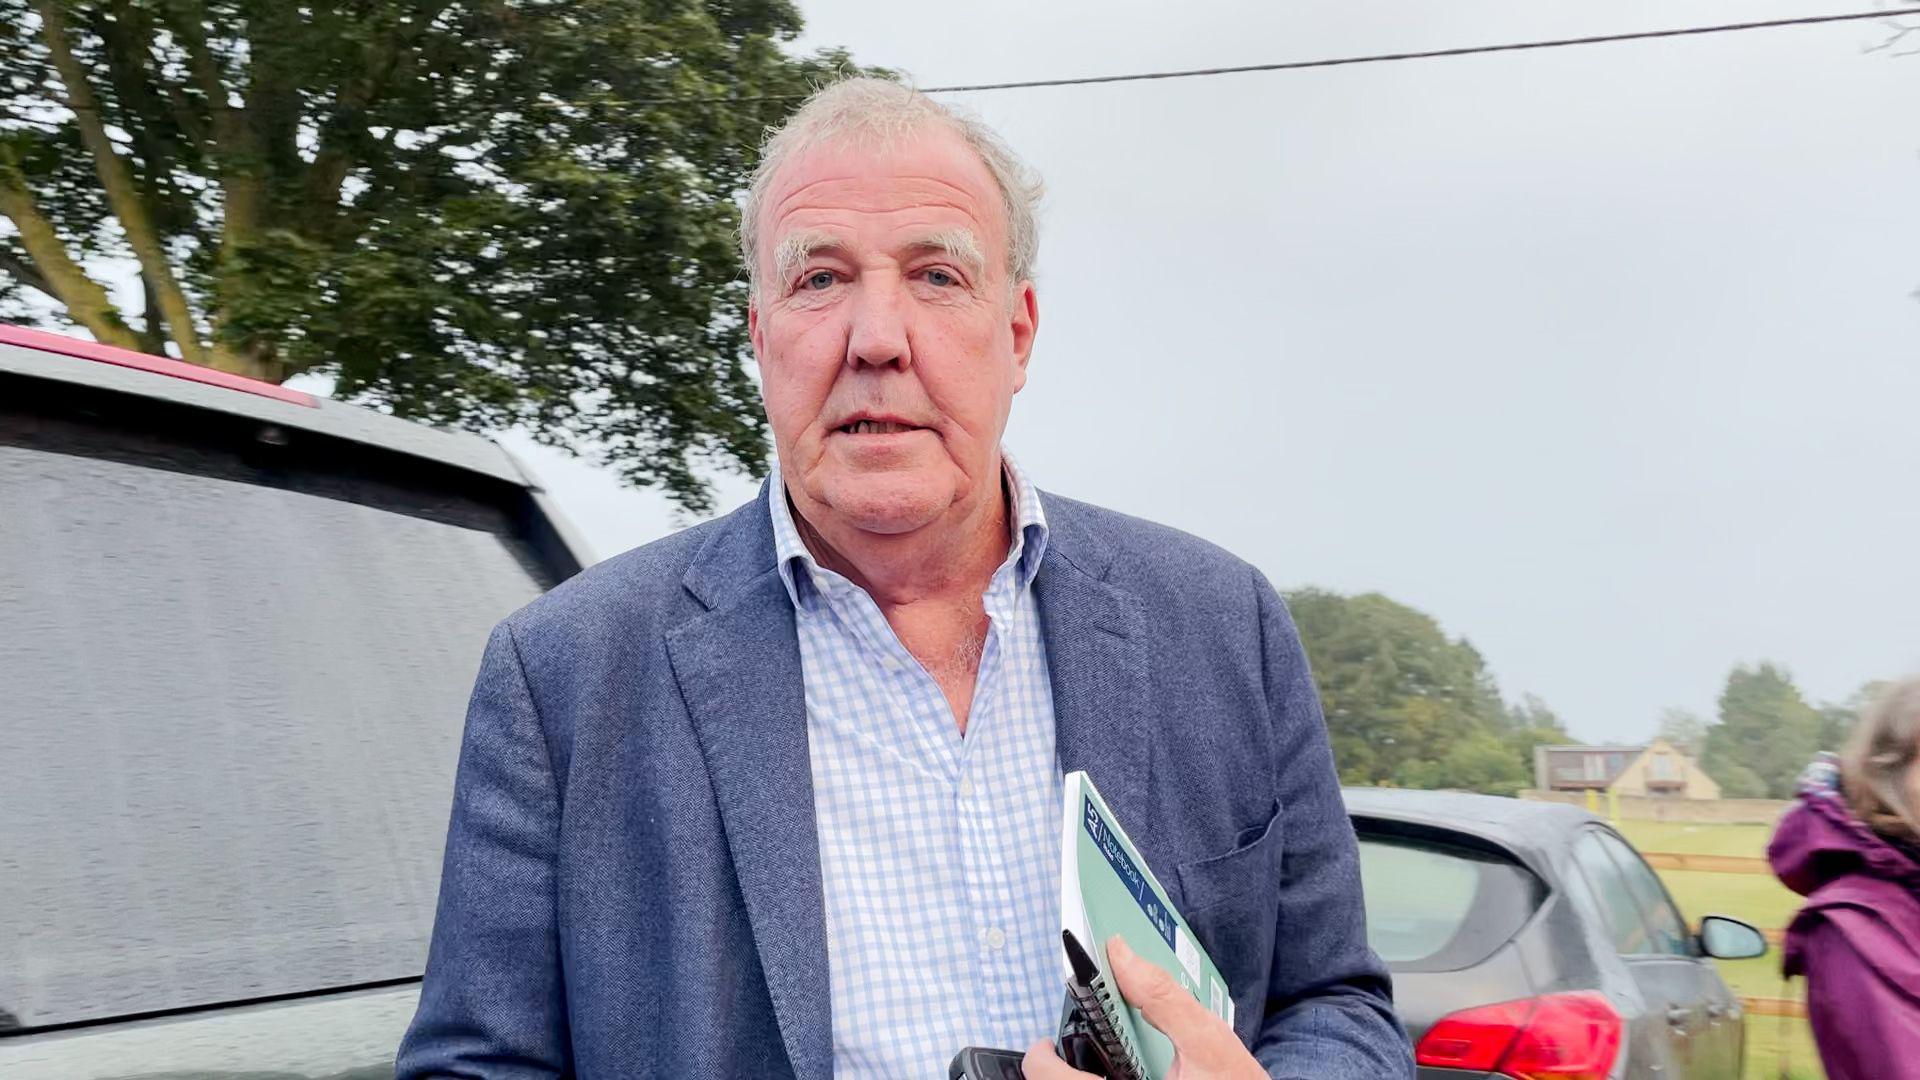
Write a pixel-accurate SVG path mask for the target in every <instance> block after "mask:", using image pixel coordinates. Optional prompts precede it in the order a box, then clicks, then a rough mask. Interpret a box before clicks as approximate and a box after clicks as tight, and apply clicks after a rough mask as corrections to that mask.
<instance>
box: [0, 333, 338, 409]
mask: <svg viewBox="0 0 1920 1080" xmlns="http://www.w3.org/2000/svg"><path fill="white" fill-rule="evenodd" d="M0 345H18V346H20V347H21V348H24V349H38V350H39V351H41V352H50V353H59V354H60V355H62V356H71V357H75V358H77V359H80V360H94V361H97V362H99V363H102V364H114V365H116V366H119V367H126V368H133V369H135V370H138V371H151V372H153V373H154V374H155V375H169V376H172V377H173V378H176V379H186V380H187V381H189V382H197V383H205V384H206V385H208V386H218V387H223V388H225V389H227V390H238V391H240V392H241V393H243V394H258V395H260V396H261V397H268V398H273V399H274V400H275V401H284V402H287V403H288V404H292V405H305V406H306V407H307V408H309V409H317V408H319V407H320V402H319V401H318V400H316V399H315V398H314V396H313V395H312V394H309V393H306V392H304V391H300V390H289V389H287V388H286V387H284V386H276V385H275V384H273V383H270V382H262V381H261V380H259V379H249V378H247V377H246V376H245V375H234V374H230V373H228V372H225V371H215V370H214V369H212V368H209V367H201V366H200V365H199V364H189V363H187V362H186V361H184V360H172V359H169V358H167V357H164V356H148V355H147V354H146V353H142V352H134V351H133V350H132V349H120V348H115V347H114V346H112V345H102V344H100V343H99V342H97V341H81V340H80V339H79V338H70V337H66V336H64V335H62V334H49V333H47V332H46V331H44V330H29V329H27V328H26V327H24V326H14V325H11V324H9V323H0Z"/></svg>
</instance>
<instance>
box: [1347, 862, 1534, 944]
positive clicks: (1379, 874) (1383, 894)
mask: <svg viewBox="0 0 1920 1080" xmlns="http://www.w3.org/2000/svg"><path fill="white" fill-rule="evenodd" d="M1360 877H1361V880H1362V883H1363V885H1364V887H1365V896H1366V909H1367V941H1368V943H1369V944H1370V945H1372V946H1373V948H1374V951H1375V952H1377V953H1379V954H1380V956H1381V958H1382V959H1384V960H1386V961H1387V963H1388V964H1390V965H1392V966H1393V967H1394V968H1395V969H1396V970H1400V971H1452V970H1457V969H1459V968H1463V967H1469V966H1471V965H1473V964H1477V963H1479V962H1480V961H1482V960H1484V959H1486V958H1487V957H1488V956H1490V955H1492V953H1493V951H1494V950H1495V949H1498V948H1499V947H1500V946H1502V945H1504V944H1506V943H1507V942H1508V941H1510V940H1512V939H1513V936H1514V935H1515V934H1516V933H1518V932H1519V930H1520V927H1521V926H1523V925H1524V924H1525V923H1526V920H1527V918H1528V916H1530V915H1532V914H1533V912H1534V911H1535V910H1536V909H1537V908H1538V907H1539V906H1540V902H1541V899H1542V897H1543V895H1544V891H1545V890H1544V889H1543V887H1542V886H1541V884H1540V881H1539V879H1538V878H1536V877H1534V875H1533V874H1531V873H1529V872H1528V871H1527V870H1526V869H1524V868H1522V867H1521V866H1519V865H1517V864H1515V863H1513V862H1512V861H1510V860H1506V859H1501V858H1497V857H1495V856H1493V855H1491V854H1487V853H1483V852H1479V851H1472V850H1467V849H1464V848H1458V847H1453V846H1450V845H1445V844H1431V843H1423V842H1418V841H1413V840H1408V839H1402V838H1397V837H1382V836H1372V835H1368V834H1366V833H1364V832H1363V833H1362V835H1361V837H1360Z"/></svg>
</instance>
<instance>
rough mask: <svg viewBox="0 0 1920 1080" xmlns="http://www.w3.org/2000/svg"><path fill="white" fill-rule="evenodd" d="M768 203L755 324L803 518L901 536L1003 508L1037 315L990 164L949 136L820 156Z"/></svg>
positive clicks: (777, 184)
mask: <svg viewBox="0 0 1920 1080" xmlns="http://www.w3.org/2000/svg"><path fill="white" fill-rule="evenodd" d="M764 206H765V210H764V211H763V214H762V219H761V223H760V229H761V233H760V237H759V240H760V252H761V254H760V260H761V265H760V267H759V274H760V287H759V290H758V295H757V296H756V298H755V300H754V303H753V305H752V307H751V308H750V309H749V314H748V327H749V329H750V331H751V333H752V336H753V348H754V353H755V354H756V356H757V357H758V358H759V361H760V373H761V381H762V388H763V392H764V396H765V398H766V404H767V419H768V420H769V422H770V423H771V424H772V426H773V437H774V443H775V445H776V446H777V447H778V449H779V453H780V463H781V468H782V470H783V471H784V473H785V476H786V480H787V484H788V486H789V488H790V489H791V490H792V493H793V499H794V502H795V504H796V505H797V506H798V507H799V508H800V510H801V512H802V513H803V514H804V515H805V516H806V517H807V518H808V519H809V520H812V521H814V522H815V523H816V524H824V523H827V522H832V523H834V524H838V525H843V526H846V527H850V528H853V529H858V530H861V531H864V532H870V533H882V534H889V535H900V534H905V533H911V532H913V531H915V530H918V529H921V528H924V527H927V526H929V525H933V524H935V523H937V522H941V521H943V520H945V521H949V522H953V521H958V520H961V519H963V518H964V516H965V514H966V512H967V511H968V510H969V509H970V508H973V507H977V506H979V505H980V503H981V500H984V499H987V498H998V497H999V492H1000V487H999V483H1000V477H999V473H998V467H999V460H1000V457H999V446H1000V436H1001V433H1002V432H1003V431H1004V430H1005V429H1006V424H1007V410H1008V408H1009V406H1010V405H1011V404H1012V400H1013V395H1014V393H1015V392H1016V391H1018V390H1019V389H1020V387H1021V386H1022V385H1023V384H1024V383H1025V382H1026V365H1027V355H1028V353H1029V352H1030V351H1031V350H1032V348H1033V334H1034V329H1035V326H1036V322H1037V308H1036V306H1035V300H1034V293H1033V286H1032V284H1031V283H1029V282H1020V283H1018V284H1017V286H1015V285H1012V283H1010V282H1009V281H1008V275H1007V231H1006V219H1005V213H1004V208H1003V207H1002V205H1001V201H1000V191H999V188H998V187H997V185H995V183H994V180H993V175H992V174H991V173H989V172H988V171H987V168H986V166H985V165H984V164H982V163H981V161H980V159H979V158H978V157H977V156H976V155H975V154H974V153H973V151H972V150H971V149H970V148H969V147H968V146H967V145H966V144H965V143H964V142H963V141H961V139H960V138H959V137H958V136H956V135H954V134H953V133H952V132H950V131H947V130H945V129H944V128H940V127H930V128H928V129H926V130H925V131H923V132H920V133H918V134H910V135H907V136H905V137H903V138H902V139H900V140H899V141H898V142H897V144H896V145H894V146H892V147H891V148H888V149H885V150H878V149H871V148H865V147H861V146H859V145H856V144H847V145H822V146H817V147H813V148H811V149H808V150H804V151H801V152H800V153H799V154H797V155H796V156H795V157H794V158H793V159H792V160H791V161H789V162H788V163H787V164H786V165H784V166H783V167H782V168H781V169H780V170H779V172H778V173H776V174H775V176H774V177H773V181H772V183H771V184H770V185H769V188H768V191H767V198H766V202H765V203H764ZM955 510H958V511H959V513H958V514H954V513H951V512H952V511H955Z"/></svg>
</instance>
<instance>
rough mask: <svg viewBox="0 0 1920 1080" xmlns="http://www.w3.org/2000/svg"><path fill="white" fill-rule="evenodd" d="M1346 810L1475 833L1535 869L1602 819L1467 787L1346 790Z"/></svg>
mask: <svg viewBox="0 0 1920 1080" xmlns="http://www.w3.org/2000/svg"><path fill="white" fill-rule="evenodd" d="M1342 795H1343V796H1344V797H1345V799H1346V804H1347V813H1348V814H1349V815H1350V816H1352V817H1354V818H1356V819H1366V820H1372V821H1380V822H1391V823H1398V824H1405V825H1415V826H1423V827H1426V828H1428V829H1436V830H1444V831H1447V832H1452V833H1457V834H1461V835H1465V836H1470V837H1474V838H1476V839H1479V840H1481V841H1484V842H1490V843H1493V844H1497V845H1499V846H1500V847H1503V848H1506V849H1507V850H1509V851H1512V852H1514V853H1515V854H1518V855H1521V856H1523V857H1524V858H1525V859H1526V860H1527V861H1528V862H1529V863H1532V864H1534V865H1535V866H1536V867H1538V866H1541V865H1545V864H1548V863H1551V862H1552V861H1553V859H1552V852H1553V851H1555V850H1556V849H1558V848H1560V847H1561V846H1563V845H1564V844H1566V843H1567V842H1568V841H1569V840H1570V839H1571V837H1572V835H1573V834H1574V833H1576V832H1578V831H1579V830H1581V829H1582V828H1585V827H1587V826H1590V825H1596V824H1601V821H1600V819H1599V818H1597V817H1595V816H1593V815H1592V814H1589V813H1587V812H1586V811H1585V810H1582V809H1580V808H1579V807H1576V806H1568V805H1566V804H1564V803H1552V802H1532V801H1529V800H1526V799H1509V798H1503V797H1501V796H1498V795H1475V794H1472V793H1470V792H1463V791H1409V790H1406V789H1402V788H1347V789H1345V790H1344V791H1343V792H1342Z"/></svg>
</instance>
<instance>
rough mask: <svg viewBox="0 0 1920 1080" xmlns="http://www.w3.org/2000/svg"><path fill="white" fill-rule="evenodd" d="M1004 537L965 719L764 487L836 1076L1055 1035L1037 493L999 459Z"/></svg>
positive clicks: (1053, 774) (1055, 908) (930, 1067)
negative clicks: (797, 688) (784, 598)
mask: <svg viewBox="0 0 1920 1080" xmlns="http://www.w3.org/2000/svg"><path fill="white" fill-rule="evenodd" d="M1005 461H1006V468H1005V475H1006V479H1007V484H1008V486H1009V489H1010V491H1011V492H1012V496H1013V497H1012V499H1011V503H1012V509H1013V521H1014V528H1013V540H1012V544H1011V547H1010V549H1009V550H1008V552H1007V559H1006V562H1004V563H1003V564H1001V566H1000V568H999V569H998V570H997V571H996V572H995V573H994V575H993V580H992V581H991V582H990V583H989V584H988V586H987V591H986V592H985V593H984V594H982V596H981V599H982V601H983V603H984V605H985V607H986V613H987V618H988V620H989V626H988V630H987V640H986V645H985V647H984V649H983V650H982V653H981V657H980V673H979V676H978V680H977V681H976V683H975V686H974V695H973V706H972V713H971V714H970V716H969V717H968V719H967V731H966V736H965V738H962V737H961V735H960V729H959V726H958V724H956V723H955V721H954V716H953V710H952V709H951V707H949V706H948V704H947V699H946V695H945V694H943V693H942V692H941V690H940V685H939V684H938V683H937V682H935V681H934V679H933V676H931V675H929V674H928V673H927V671H926V669H925V668H923V667H922V666H921V664H920V662H919V661H918V660H916V659H915V658H914V657H913V655H912V654H911V653H909V652H908V651H907V649H906V647H905V646H903V645H901V644H900V639H899V638H898V637H897V636H896V635H895V634H894V632H893V628H892V627H890V626H888V625H887V621H886V618H885V617H884V616H882V615H881V613H880V609H879V607H878V605H876V604H875V603H874V602H873V599H872V597H870V596H868V595H867V593H866V592H865V591H864V590H862V589H861V588H859V587H858V586H856V585H854V584H853V583H852V582H851V581H848V580H847V579H846V578H845V577H843V576H841V575H839V574H836V573H834V572H833V571H832V570H828V569H826V568H825V567H822V566H821V565H820V564H819V563H818V562H816V561H815V560H814V558H813V556H812V555H811V554H809V553H808V551H807V548H806V545H805V544H803V543H802V542H801V540H800V534H799V532H798V530H797V529H796V528H795V527H794V523H793V514H792V511H791V509H790V508H789V506H788V503H787V500H786V498H785V497H784V488H783V489H781V491H780V492H777V493H776V495H775V497H774V498H772V499H769V500H768V503H769V504H770V505H771V506H772V514H773V535H774V546H775V551H776V554H777V556H778V558H779V566H780V575H781V577H782V578H783V579H785V581H786V585H787V592H788V595H789V596H791V597H792V599H793V606H794V612H795V616H796V622H797V624H798V629H799V635H800V662H801V671H802V674H803V678H804V681H805V685H806V701H807V741H808V749H809V752H810V754H811V757H812V763H813V800H814V814H815V817H816V819H817V821H818V828H819V833H820V872H821V880H822V883H823V886H824V888H825V894H826V895H825V901H826V923H827V967H828V976H829V980H830V982H829V985H830V986H831V988H832V989H831V995H832V1000H831V1002H830V1004H831V1006H832V1013H833V1052H834V1075H835V1076H836V1077H837V1078H839V1080H848V1078H861V1080H866V1078H886V1080H893V1078H899V1080H918V1078H922V1077H926V1078H936V1080H937V1078H942V1077H945V1076H946V1069H947V1063H948V1062H949V1061H951V1060H952V1059H953V1055H954V1053H955V1052H956V1051H958V1050H959V1049H960V1048H961V1047H964V1046H997V1047H1003V1048H1007V1049H1014V1050H1024V1049H1025V1048H1026V1047H1027V1046H1028V1045H1029V1044H1031V1043H1032V1042H1033V1041H1034V1040H1035V1039H1038V1038H1043V1037H1045V1038H1051V1037H1052V1036H1053V1035H1055V1034H1056V1029H1057V1026H1058V1024H1059V1019H1060V1006H1061V1001H1062V999H1063V997H1064V993H1065V989H1064V988H1065V982H1064V980H1063V978H1062V975H1061V960H1060V865H1059V863H1060V850H1059V849H1060V769H1059V765H1058V764H1057V763H1056V761H1055V758H1054V744H1053V736H1054V732H1053V691H1052V687H1051V685H1050V683H1049V682H1048V678H1047V655H1046V647H1045V644H1044V643H1043V642H1042V640H1041V635H1040V615H1039V610H1038V608H1037V607H1036V606H1035V604H1034V598H1033V587H1032V586H1033V576H1034V573H1035V572H1036V571H1037V570H1038V569H1039V568H1040V559H1041V557H1042V556H1043V555H1044V554H1045V553H1046V546H1047V521H1046V516H1045V515H1044V514H1043V513H1042V512H1041V509H1040V496H1039V493H1038V492H1037V491H1035V490H1034V488H1033V486H1032V485H1031V484H1029V483H1028V482H1027V479H1026V477H1025V476H1024V475H1023V474H1022V473H1021V472H1020V470H1019V468H1018V466H1016V465H1015V464H1014V463H1013V460H1012V459H1011V458H1010V457H1009V458H1006V459H1005Z"/></svg>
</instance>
